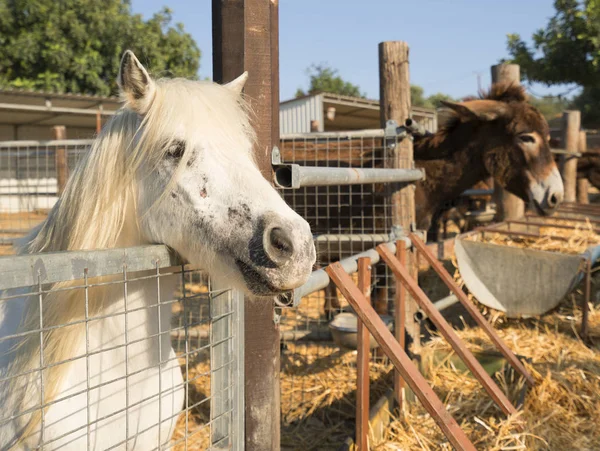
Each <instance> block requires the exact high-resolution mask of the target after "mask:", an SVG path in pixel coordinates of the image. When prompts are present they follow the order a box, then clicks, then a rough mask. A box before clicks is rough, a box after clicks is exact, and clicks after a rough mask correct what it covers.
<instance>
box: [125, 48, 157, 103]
mask: <svg viewBox="0 0 600 451" xmlns="http://www.w3.org/2000/svg"><path fill="white" fill-rule="evenodd" d="M117 83H118V85H119V89H120V90H121V96H122V97H123V99H124V100H125V102H126V104H127V106H128V107H129V108H131V109H132V110H134V111H136V112H137V113H139V114H145V113H146V112H148V109H149V108H150V103H151V102H152V98H153V97H154V91H155V89H156V87H155V85H154V81H153V80H152V79H151V78H150V75H148V71H147V70H146V69H145V68H144V66H142V63H140V61H139V60H138V59H137V58H136V56H135V55H134V54H133V52H132V51H131V50H127V51H126V52H125V53H124V54H123V58H122V59H121V67H120V69H119V78H118V79H117Z"/></svg>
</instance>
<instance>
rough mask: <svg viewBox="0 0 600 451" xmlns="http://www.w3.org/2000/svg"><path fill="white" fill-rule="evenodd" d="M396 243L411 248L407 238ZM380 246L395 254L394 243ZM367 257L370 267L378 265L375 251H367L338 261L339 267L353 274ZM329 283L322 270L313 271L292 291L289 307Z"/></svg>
mask: <svg viewBox="0 0 600 451" xmlns="http://www.w3.org/2000/svg"><path fill="white" fill-rule="evenodd" d="M398 241H404V243H405V245H406V247H407V248H410V247H411V246H412V242H411V241H410V239H409V238H408V237H402V238H400V239H399V240H398ZM382 246H386V247H387V248H388V249H389V250H390V252H393V253H395V252H396V243H395V242H387V243H383V244H382ZM363 257H367V258H369V259H370V260H371V265H374V264H376V263H378V262H379V261H380V260H381V257H380V256H379V254H378V253H377V251H376V250H375V249H369V250H368V251H364V252H361V253H360V254H356V255H353V256H352V257H348V258H344V259H342V260H340V261H339V263H340V265H341V266H342V268H343V269H344V271H346V273H347V274H354V273H355V272H357V271H358V259H359V258H363ZM329 283H330V279H329V276H328V275H327V272H325V270H324V269H318V270H316V271H313V273H312V274H311V275H310V277H309V278H308V281H307V282H306V283H305V284H304V285H302V286H301V287H299V288H296V289H295V290H294V291H293V295H292V298H291V305H288V306H289V307H297V306H298V305H300V300H301V299H302V298H303V297H304V296H308V295H309V294H311V293H314V292H315V291H319V290H322V289H324V288H325V287H327V286H328V285H329Z"/></svg>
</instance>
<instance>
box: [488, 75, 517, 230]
mask: <svg viewBox="0 0 600 451" xmlns="http://www.w3.org/2000/svg"><path fill="white" fill-rule="evenodd" d="M501 82H505V83H515V84H520V83H521V73H520V67H519V65H518V64H497V65H495V66H492V83H501ZM493 199H494V202H495V203H496V221H505V220H507V219H518V218H522V217H523V216H524V215H525V203H524V202H523V201H522V200H521V199H520V198H519V197H517V196H515V195H514V194H512V193H509V192H508V191H506V190H505V189H504V188H502V186H500V184H499V183H497V182H495V183H494V196H493Z"/></svg>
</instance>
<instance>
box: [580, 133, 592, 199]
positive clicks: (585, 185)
mask: <svg viewBox="0 0 600 451" xmlns="http://www.w3.org/2000/svg"><path fill="white" fill-rule="evenodd" d="M579 152H580V153H581V154H583V153H585V152H587V133H586V132H585V130H581V131H580V132H579ZM589 191H590V184H589V181H588V179H586V178H583V177H582V178H577V203H580V204H589V203H590V196H589Z"/></svg>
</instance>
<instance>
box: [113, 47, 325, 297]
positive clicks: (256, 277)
mask: <svg viewBox="0 0 600 451" xmlns="http://www.w3.org/2000/svg"><path fill="white" fill-rule="evenodd" d="M246 78H247V74H246V73H244V74H243V75H241V76H240V77H239V78H237V79H236V80H234V81H232V82H230V83H229V84H227V85H224V86H221V85H218V84H215V83H212V82H200V81H190V80H184V79H170V80H153V79H152V78H151V77H150V76H149V75H148V72H147V71H146V69H145V68H144V67H143V66H142V65H141V63H140V62H139V61H138V59H137V58H136V57H135V56H134V54H133V53H131V52H129V51H128V52H126V53H125V55H124V56H123V59H122V61H121V69H120V74H119V79H118V81H119V87H120V89H121V94H122V97H123V98H124V100H125V108H126V109H129V110H130V111H133V112H134V113H136V115H137V117H139V129H138V132H137V136H136V139H135V140H134V142H133V143H132V147H134V148H137V149H138V150H139V149H141V152H140V151H136V150H131V151H130V155H131V156H133V155H136V156H138V158H143V160H144V162H143V163H142V164H140V165H139V167H140V170H139V175H138V176H137V179H138V182H137V194H135V195H134V197H135V201H136V203H137V210H138V214H139V217H140V220H139V221H138V222H139V230H140V233H141V234H142V235H143V237H144V238H145V239H146V240H147V241H149V242H156V243H164V244H166V245H168V246H170V247H172V248H173V249H175V250H176V251H177V252H178V253H179V254H180V255H181V256H182V257H184V258H185V259H187V260H188V261H189V262H190V263H192V264H194V265H202V267H204V268H206V269H208V270H209V272H211V273H212V274H215V275H218V274H220V275H221V276H225V277H226V278H227V281H228V282H229V283H231V284H232V285H233V286H238V287H240V288H242V289H245V290H247V291H249V292H251V293H252V294H255V295H259V296H270V295H276V294H279V293H281V292H284V291H288V290H291V289H294V288H296V287H298V286H299V285H301V284H303V283H304V282H305V281H306V280H307V279H308V276H309V275H310V273H311V271H312V266H313V264H314V263H315V247H314V244H313V239H312V234H311V230H310V227H309V225H308V223H307V222H306V221H305V220H304V219H302V218H301V217H300V216H299V215H298V214H296V213H295V212H294V211H293V210H292V209H291V208H290V207H289V206H288V205H287V204H286V203H285V202H284V201H283V200H282V198H281V196H280V195H279V194H278V193H277V191H276V190H275V189H274V188H273V187H272V186H271V185H270V184H269V183H268V182H267V180H265V178H264V177H263V176H262V175H261V173H260V171H259V170H258V168H257V165H256V164H255V162H254V160H253V156H252V155H253V153H252V149H253V144H254V135H253V130H252V128H251V126H250V122H249V118H248V110H247V108H246V107H245V103H244V101H243V98H242V94H241V93H242V89H243V87H244V84H245V82H246Z"/></svg>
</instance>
